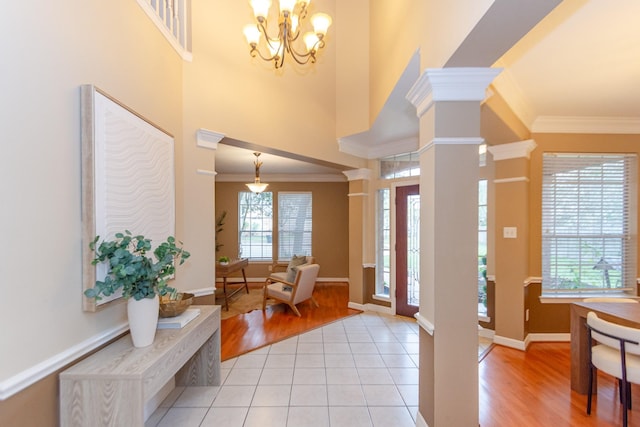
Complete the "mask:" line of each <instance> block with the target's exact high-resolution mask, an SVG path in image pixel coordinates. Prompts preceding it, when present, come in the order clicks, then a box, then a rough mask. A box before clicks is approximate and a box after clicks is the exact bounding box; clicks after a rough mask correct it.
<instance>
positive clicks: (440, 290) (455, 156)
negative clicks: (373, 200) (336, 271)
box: [407, 68, 500, 427]
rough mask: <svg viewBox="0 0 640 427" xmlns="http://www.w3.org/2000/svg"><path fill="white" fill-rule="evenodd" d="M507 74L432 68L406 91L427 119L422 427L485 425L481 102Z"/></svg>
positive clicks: (423, 138) (423, 131) (423, 128)
mask: <svg viewBox="0 0 640 427" xmlns="http://www.w3.org/2000/svg"><path fill="white" fill-rule="evenodd" d="M499 72H500V70H497V69H488V68H451V69H428V70H426V71H425V72H424V73H423V74H422V76H421V77H420V78H419V79H418V81H417V82H416V84H415V85H414V86H413V88H412V89H411V90H410V92H409V94H408V95H407V99H409V101H410V102H411V103H412V104H413V105H414V106H415V107H416V110H417V114H418V117H419V118H420V149H419V154H420V205H421V212H420V218H421V221H420V248H421V249H420V251H421V263H420V271H421V279H420V311H419V313H418V314H417V315H416V318H417V319H418V323H419V325H420V326H421V329H420V378H419V381H420V383H419V415H418V422H417V425H419V426H420V425H428V426H430V427H457V426H460V427H466V426H474V425H478V419H479V416H478V289H477V256H478V172H479V170H478V169H479V156H478V145H479V144H481V143H482V142H483V139H482V138H481V137H480V101H482V100H483V99H484V97H485V90H486V88H487V86H488V85H489V83H490V82H491V81H492V80H493V79H494V77H495V76H496V75H497V74H498V73H499Z"/></svg>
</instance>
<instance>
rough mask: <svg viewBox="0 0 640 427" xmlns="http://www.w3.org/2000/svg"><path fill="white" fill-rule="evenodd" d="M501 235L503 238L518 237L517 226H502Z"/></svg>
mask: <svg viewBox="0 0 640 427" xmlns="http://www.w3.org/2000/svg"><path fill="white" fill-rule="evenodd" d="M502 237H504V238H505V239H515V238H516V237H518V228H517V227H504V228H503V229H502Z"/></svg>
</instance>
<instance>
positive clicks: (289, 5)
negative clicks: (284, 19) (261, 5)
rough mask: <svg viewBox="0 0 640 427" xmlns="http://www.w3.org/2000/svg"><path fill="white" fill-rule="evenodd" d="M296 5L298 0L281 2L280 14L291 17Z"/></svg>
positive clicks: (282, 0) (283, 0)
mask: <svg viewBox="0 0 640 427" xmlns="http://www.w3.org/2000/svg"><path fill="white" fill-rule="evenodd" d="M296 3H297V1H296V0H280V13H282V14H287V15H290V14H291V13H293V8H294V7H296Z"/></svg>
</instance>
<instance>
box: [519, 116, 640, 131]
mask: <svg viewBox="0 0 640 427" xmlns="http://www.w3.org/2000/svg"><path fill="white" fill-rule="evenodd" d="M531 132H532V133H599V134H608V133H610V134H639V133H640V118H639V117H593V116H592V117H577V116H539V117H538V118H536V119H535V120H534V121H533V124H532V125H531Z"/></svg>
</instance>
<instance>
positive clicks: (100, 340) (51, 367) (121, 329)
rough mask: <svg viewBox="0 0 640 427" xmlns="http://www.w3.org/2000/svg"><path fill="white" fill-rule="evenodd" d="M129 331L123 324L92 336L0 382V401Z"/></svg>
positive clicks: (125, 323) (126, 323) (127, 325)
mask: <svg viewBox="0 0 640 427" xmlns="http://www.w3.org/2000/svg"><path fill="white" fill-rule="evenodd" d="M128 330H129V323H128V322H124V323H122V324H120V325H117V326H116V327H114V328H111V329H109V330H107V331H105V332H103V333H100V334H98V335H94V336H93V337H90V338H88V339H86V340H84V341H82V342H81V343H79V344H76V345H74V346H73V347H70V348H68V349H66V350H65V351H63V352H61V353H58V354H56V355H54V356H52V357H50V358H49V359H47V360H44V361H42V362H40V363H38V364H36V365H34V366H32V367H30V368H28V369H26V370H24V371H22V372H19V373H18V374H16V375H14V376H12V377H9V378H7V379H6V380H4V381H2V382H0V401H2V400H5V399H8V398H9V397H11V396H13V395H14V394H16V393H18V392H20V391H22V390H24V389H25V388H27V387H29V386H30V385H32V384H35V383H36V382H38V381H40V380H42V379H44V378H46V377H47V376H49V375H51V374H53V373H54V372H56V371H57V370H59V369H62V368H64V367H65V366H67V365H68V364H70V363H72V362H74V361H76V360H78V359H79V358H81V357H82V356H84V355H85V354H87V353H89V352H91V351H93V350H95V349H97V348H99V347H100V346H102V345H104V344H106V343H108V342H109V341H111V340H113V339H114V338H117V337H118V336H120V335H122V334H124V333H125V332H127V331H128Z"/></svg>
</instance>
